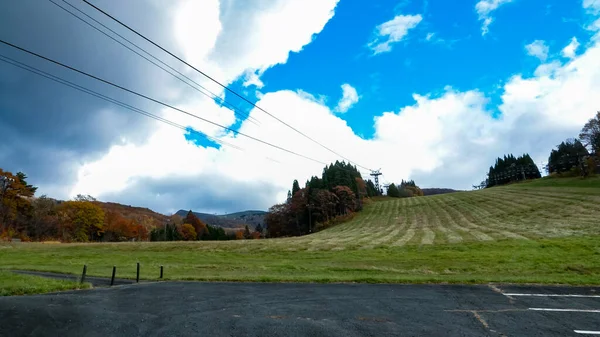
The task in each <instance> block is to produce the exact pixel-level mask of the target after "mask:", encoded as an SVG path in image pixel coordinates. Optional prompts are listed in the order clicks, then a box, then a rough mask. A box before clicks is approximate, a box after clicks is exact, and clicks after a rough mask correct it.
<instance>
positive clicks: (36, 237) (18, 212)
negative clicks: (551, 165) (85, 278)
mask: <svg viewBox="0 0 600 337" xmlns="http://www.w3.org/2000/svg"><path fill="white" fill-rule="evenodd" d="M36 191H37V187H35V186H32V185H31V184H29V183H28V182H27V175H26V174H24V173H22V172H18V173H16V174H12V173H11V172H7V171H4V170H2V169H0V240H8V241H12V240H13V239H18V240H20V241H23V242H28V241H61V242H121V241H148V240H151V241H174V240H234V239H256V238H260V237H261V236H263V234H262V232H263V229H262V227H260V226H258V227H257V228H256V230H254V231H250V229H249V228H248V227H247V226H246V227H245V228H244V229H242V230H238V231H230V232H228V233H226V232H225V230H224V229H223V228H220V227H213V226H209V225H207V224H205V223H204V222H202V221H201V220H199V219H198V218H197V217H196V216H195V215H194V214H192V213H191V211H190V212H189V213H188V215H187V216H186V217H185V218H182V217H180V216H177V215H172V216H165V215H162V214H159V213H156V212H153V211H151V210H149V209H147V208H141V207H131V206H125V205H121V204H116V203H105V202H100V201H98V200H96V199H94V198H93V197H91V196H84V195H78V196H77V197H75V198H74V199H73V200H68V201H62V200H55V199H52V198H48V197H47V196H45V195H42V196H41V197H35V196H34V195H35V192H36Z"/></svg>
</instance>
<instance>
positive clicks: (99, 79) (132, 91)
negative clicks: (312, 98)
mask: <svg viewBox="0 0 600 337" xmlns="http://www.w3.org/2000/svg"><path fill="white" fill-rule="evenodd" d="M0 43H3V44H5V45H7V46H9V47H13V48H15V49H18V50H20V51H23V52H25V53H27V54H30V55H33V56H36V57H38V58H41V59H44V60H46V61H48V62H51V63H54V64H56V65H59V66H61V67H64V68H67V69H69V70H72V71H74V72H77V73H79V74H82V75H85V76H87V77H90V78H92V79H95V80H97V81H100V82H103V83H105V84H108V85H110V86H113V87H115V88H118V89H121V90H123V91H127V92H129V93H131V94H133V95H136V96H139V97H142V98H144V99H147V100H149V101H152V102H154V103H157V104H160V105H162V106H165V107H167V108H170V109H173V110H176V111H179V112H181V113H183V114H186V115H188V116H190V117H194V118H197V119H199V120H201V121H204V122H206V123H209V124H211V125H214V126H217V127H219V128H222V129H224V130H227V131H230V132H233V133H234V134H236V135H240V136H243V137H246V138H249V139H252V140H254V141H256V142H259V143H262V144H265V145H268V146H270V147H273V148H275V149H278V150H281V151H284V152H287V153H290V154H293V155H295V156H298V157H302V158H304V159H308V160H310V161H313V162H316V163H319V164H323V165H327V164H326V163H324V162H322V161H320V160H317V159H314V158H311V157H308V156H305V155H302V154H299V153H297V152H294V151H292V150H288V149H286V148H283V147H281V146H278V145H275V144H272V143H269V142H267V141H264V140H262V139H259V138H256V137H253V136H250V135H247V134H245V133H242V132H239V131H238V130H234V129H232V128H230V127H227V126H223V125H221V124H219V123H216V122H213V121H211V120H208V119H206V118H203V117H200V116H198V115H194V114H192V113H190V112H188V111H185V110H183V109H179V108H177V107H174V106H172V105H170V104H167V103H164V102H162V101H159V100H157V99H154V98H152V97H149V96H146V95H144V94H141V93H139V92H136V91H134V90H131V89H128V88H125V87H123V86H120V85H118V84H115V83H113V82H110V81H107V80H105V79H102V78H100V77H98V76H95V75H91V74H89V73H86V72H85V71H82V70H79V69H76V68H73V67H71V66H68V65H66V64H63V63H60V62H58V61H55V60H53V59H50V58H48V57H46V56H43V55H40V54H37V53H35V52H32V51H30V50H27V49H25V48H22V47H19V46H17V45H14V44H12V43H10V42H6V41H4V40H0Z"/></svg>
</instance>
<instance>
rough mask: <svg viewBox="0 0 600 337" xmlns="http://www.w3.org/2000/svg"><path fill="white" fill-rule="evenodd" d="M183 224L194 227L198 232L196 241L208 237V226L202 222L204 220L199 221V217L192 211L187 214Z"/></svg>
mask: <svg viewBox="0 0 600 337" xmlns="http://www.w3.org/2000/svg"><path fill="white" fill-rule="evenodd" d="M183 222H184V223H186V224H190V225H192V226H193V227H194V230H195V232H196V240H200V239H201V238H202V237H205V236H207V235H208V228H207V227H206V224H205V223H204V222H202V220H200V219H198V217H197V216H196V215H194V213H193V212H192V211H191V210H190V211H189V212H188V213H187V215H186V216H185V218H184V219H183Z"/></svg>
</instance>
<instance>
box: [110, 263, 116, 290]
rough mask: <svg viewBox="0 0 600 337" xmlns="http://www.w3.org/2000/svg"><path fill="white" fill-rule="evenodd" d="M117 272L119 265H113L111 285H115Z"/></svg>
mask: <svg viewBox="0 0 600 337" xmlns="http://www.w3.org/2000/svg"><path fill="white" fill-rule="evenodd" d="M116 273H117V266H113V273H112V277H111V278H110V286H111V287H112V286H113V285H115V274H116Z"/></svg>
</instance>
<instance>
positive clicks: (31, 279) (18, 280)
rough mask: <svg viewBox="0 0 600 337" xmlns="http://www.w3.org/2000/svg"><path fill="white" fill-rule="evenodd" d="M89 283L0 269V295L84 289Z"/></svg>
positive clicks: (88, 286)
mask: <svg viewBox="0 0 600 337" xmlns="http://www.w3.org/2000/svg"><path fill="white" fill-rule="evenodd" d="M90 287H91V285H90V284H89V283H84V284H80V283H78V282H73V281H64V280H54V279H48V278H44V277H38V276H30V275H20V274H15V273H12V272H9V271H2V270H0V296H13V295H29V294H42V293H49V292H53V291H63V290H73V289H86V288H90Z"/></svg>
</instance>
